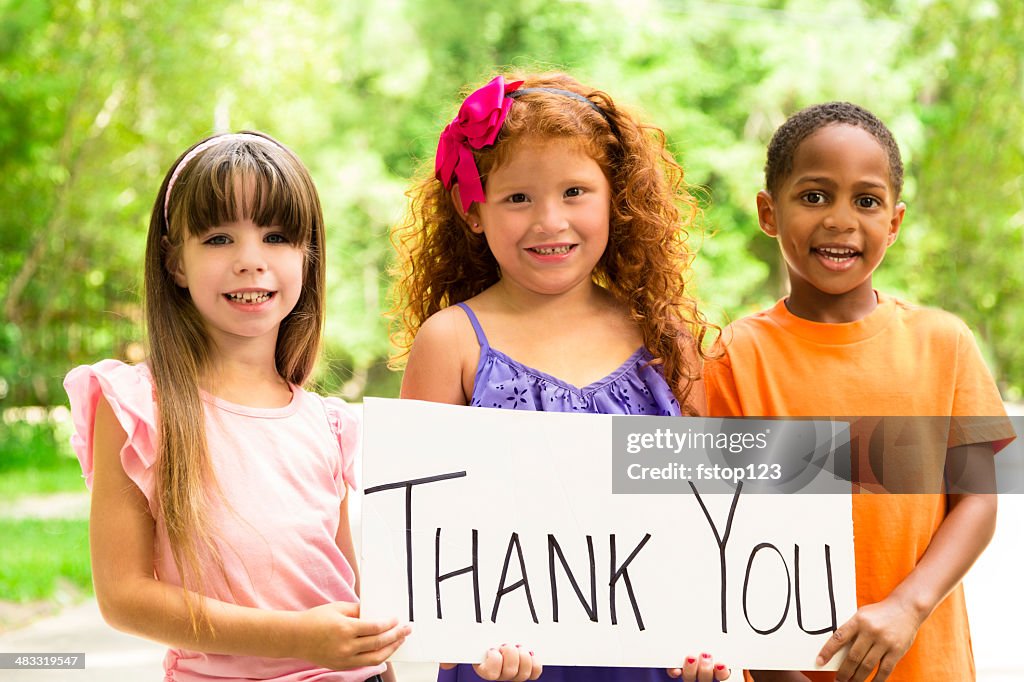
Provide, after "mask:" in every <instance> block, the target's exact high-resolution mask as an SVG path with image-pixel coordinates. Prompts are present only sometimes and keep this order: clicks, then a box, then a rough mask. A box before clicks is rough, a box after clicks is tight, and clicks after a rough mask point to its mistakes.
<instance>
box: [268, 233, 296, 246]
mask: <svg viewBox="0 0 1024 682" xmlns="http://www.w3.org/2000/svg"><path fill="white" fill-rule="evenodd" d="M263 241H265V242H267V243H268V244H290V243H291V242H290V241H288V237H286V236H284V235H283V234H281V233H280V232H271V233H270V234H268V235H267V236H266V237H264V238H263Z"/></svg>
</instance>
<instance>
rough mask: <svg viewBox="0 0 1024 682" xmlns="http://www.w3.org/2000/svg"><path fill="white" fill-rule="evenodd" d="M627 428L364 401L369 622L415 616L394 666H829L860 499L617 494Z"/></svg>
mask: <svg viewBox="0 0 1024 682" xmlns="http://www.w3.org/2000/svg"><path fill="white" fill-rule="evenodd" d="M612 419H613V417H612V416H610V415H589V414H588V415H584V414H558V413H544V412H514V411H509V410H498V409H480V408H468V407H457V406H451V405H439V404H434V403H424V402H419V401H407V400H386V399H378V398H368V399H367V400H366V402H365V404H364V451H363V461H364V466H363V478H362V480H363V485H364V498H363V501H362V540H361V547H362V559H361V574H362V579H361V585H362V610H361V613H362V615H363V617H367V618H378V617H390V616H396V617H399V618H401V619H403V620H410V621H411V622H412V624H413V632H412V635H411V636H410V637H409V638H408V639H407V640H406V642H405V644H404V645H403V646H402V648H401V649H400V650H399V651H398V653H397V654H396V655H395V657H394V658H395V659H396V660H400V661H403V660H404V661H452V662H479V661H480V660H481V659H482V657H483V654H484V652H485V651H486V650H487V649H488V648H490V647H494V646H498V645H500V644H502V643H504V642H515V643H522V644H523V645H525V646H528V647H529V648H530V649H531V650H533V651H534V652H535V653H536V655H537V656H538V658H539V660H541V661H542V662H543V663H544V664H545V665H556V664H557V665H595V666H649V667H671V666H678V665H680V664H681V662H682V660H683V658H684V657H685V656H686V655H687V654H693V653H695V652H701V651H708V652H710V653H712V654H713V655H714V656H715V657H716V659H718V660H722V661H726V662H728V663H729V665H730V666H731V667H733V668H739V667H747V668H755V669H773V668H774V669H797V670H801V669H802V670H812V669H815V665H814V659H815V657H816V655H817V653H818V651H819V649H820V648H821V646H822V645H823V644H824V643H825V641H826V640H827V638H828V637H829V636H830V635H831V633H832V630H833V629H834V628H835V626H836V625H841V624H842V623H843V622H844V621H845V620H846V619H847V618H849V617H850V616H851V615H853V613H854V612H855V610H856V595H855V579H854V554H853V528H852V521H851V502H850V497H849V496H848V495H836V494H828V495H820V494H794V495H781V494H762V495H753V494H750V495H743V494H742V489H741V490H740V492H739V493H733V494H721V493H718V494H705V495H701V494H700V484H699V483H697V484H695V487H693V488H690V492H687V493H682V494H672V495H664V494H661V495H656V494H651V495H623V494H612V492H611V490H612V484H611V477H612ZM679 419H681V420H682V419H683V418H679ZM694 421H696V420H694ZM694 490H695V491H696V492H693V491H694ZM840 658H841V656H837V657H836V658H835V659H833V662H832V664H831V666H829V667H830V668H831V669H835V668H836V667H837V666H838V661H839V659H840Z"/></svg>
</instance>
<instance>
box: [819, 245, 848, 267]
mask: <svg viewBox="0 0 1024 682" xmlns="http://www.w3.org/2000/svg"><path fill="white" fill-rule="evenodd" d="M811 253H814V254H817V255H818V256H821V257H822V258H824V259H826V260H830V261H832V262H833V263H840V264H841V263H847V262H849V261H850V259H852V258H856V257H857V256H859V255H860V251H858V250H857V249H854V248H852V247H849V246H817V247H814V248H812V249H811Z"/></svg>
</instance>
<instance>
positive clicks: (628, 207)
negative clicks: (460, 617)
mask: <svg viewBox="0 0 1024 682" xmlns="http://www.w3.org/2000/svg"><path fill="white" fill-rule="evenodd" d="M410 196H411V198H412V211H411V216H410V219H409V221H408V223H407V224H406V225H405V226H404V227H402V228H400V229H399V230H397V232H396V236H395V242H396V244H397V245H398V246H399V251H400V258H401V263H400V271H399V275H400V276H401V280H400V282H399V284H398V286H397V306H396V307H397V309H398V310H400V311H401V320H400V329H399V330H398V334H397V340H396V343H397V345H398V347H399V348H402V349H408V348H409V347H410V345H411V350H410V351H409V356H408V364H407V366H406V369H405V376H404V379H403V383H402V397H404V398H416V399H420V400H432V401H436V402H443V403H452V404H459V405H467V404H468V405H474V406H479V407H507V408H514V409H528V410H546V411H555V412H570V411H578V412H593V413H606V414H652V415H679V414H680V413H681V412H684V413H686V414H696V413H697V412H698V411H699V410H701V409H702V408H703V400H704V397H703V393H702V392H701V390H700V389H699V384H697V383H696V382H697V380H698V379H699V377H700V365H699V357H698V354H699V348H700V340H701V339H702V338H703V337H704V334H705V331H706V330H707V328H708V325H707V323H706V322H704V320H703V318H702V317H701V316H700V315H699V314H698V312H697V308H696V304H695V301H694V299H693V298H692V297H691V296H690V295H689V292H688V291H687V289H686V287H685V279H686V275H687V274H688V268H689V261H690V254H689V252H688V250H687V248H686V243H685V239H686V233H685V231H684V229H683V228H685V227H686V226H688V225H690V224H691V223H692V220H693V218H694V216H695V213H696V204H695V201H694V199H693V198H692V197H691V196H690V195H689V194H688V193H687V192H686V189H685V186H684V184H683V171H682V168H680V166H679V165H678V164H677V163H676V162H675V161H674V160H673V159H672V157H671V155H670V154H669V153H668V152H667V151H666V149H665V139H664V134H663V133H662V132H661V131H660V130H658V129H657V128H653V127H651V126H647V125H644V124H641V123H640V122H639V121H637V120H636V119H635V118H634V117H633V116H632V115H630V114H628V113H626V112H625V111H623V110H621V109H619V108H618V107H617V106H616V105H615V103H614V102H613V101H612V99H611V98H610V97H609V96H608V95H606V94H604V93H602V92H597V91H594V90H591V89H589V88H587V87H585V86H583V85H582V84H580V83H578V82H576V81H575V80H573V79H572V78H569V77H568V76H565V75H558V74H543V75H528V76H523V77H515V78H513V79H510V80H506V79H505V78H503V77H502V76H498V77H496V78H495V79H494V80H492V81H491V82H490V83H488V84H487V85H485V86H483V87H482V88H480V89H478V90H477V91H475V92H473V93H472V94H471V95H470V96H469V97H468V98H467V99H466V101H465V102H464V103H463V105H462V108H461V110H460V112H459V116H458V117H457V118H456V119H455V121H453V122H452V124H451V125H449V126H448V127H447V128H446V129H445V130H444V132H443V133H442V134H441V139H440V143H439V144H438V152H437V159H436V164H435V174H434V175H431V176H430V177H427V178H424V179H423V180H422V181H421V182H419V183H418V184H417V185H416V186H415V187H414V188H413V190H412V191H411V192H410ZM680 208H682V209H683V210H682V212H680ZM485 330H486V331H485ZM413 337H415V343H412V339H413ZM499 349H500V350H499ZM476 670H477V672H478V673H479V674H480V675H482V676H486V677H487V678H488V679H494V678H495V677H502V678H515V679H519V680H525V679H527V678H529V679H536V677H537V676H538V674H539V672H540V668H539V666H538V664H537V662H536V660H534V658H533V655H532V654H531V653H530V652H529V651H528V650H526V649H525V648H522V647H520V648H518V649H517V648H516V647H514V646H510V645H506V646H502V647H501V648H500V649H492V650H490V651H489V652H488V653H487V654H486V657H485V662H484V665H483V666H477V667H476ZM671 674H673V675H674V676H677V677H678V676H679V675H680V674H681V675H682V676H683V677H684V679H686V680H694V679H697V678H699V679H700V680H704V681H710V680H711V679H716V680H723V679H726V678H727V677H728V674H729V672H728V669H727V668H726V667H725V666H724V665H722V664H719V665H718V666H715V665H714V662H713V659H712V658H711V657H710V656H709V655H707V654H704V655H703V656H701V657H700V659H699V660H698V658H697V657H690V658H688V659H686V664H685V665H684V667H683V668H682V669H681V670H680V669H674V670H673V671H671ZM439 679H441V680H446V681H447V680H467V679H469V680H472V679H478V677H477V676H476V675H474V673H473V671H472V670H470V669H469V667H468V666H459V667H457V668H455V669H454V670H451V671H443V672H442V673H441V675H440V678H439ZM542 679H544V680H549V681H554V682H557V681H558V680H598V681H600V680H622V681H625V680H648V679H649V680H663V679H666V675H665V671H663V670H645V669H599V668H586V667H580V668H553V667H548V668H546V669H544V676H543V678H542Z"/></svg>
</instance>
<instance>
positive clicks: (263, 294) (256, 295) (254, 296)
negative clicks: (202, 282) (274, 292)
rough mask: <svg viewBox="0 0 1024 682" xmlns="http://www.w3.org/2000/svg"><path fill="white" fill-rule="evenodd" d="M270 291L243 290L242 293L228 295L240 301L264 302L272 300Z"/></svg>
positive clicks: (233, 299)
mask: <svg viewBox="0 0 1024 682" xmlns="http://www.w3.org/2000/svg"><path fill="white" fill-rule="evenodd" d="M270 295H271V294H270V292H269V291H243V292H242V293H240V294H227V297H228V298H229V299H231V300H232V301H237V302H238V303H263V302H264V301H268V300H270Z"/></svg>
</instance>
